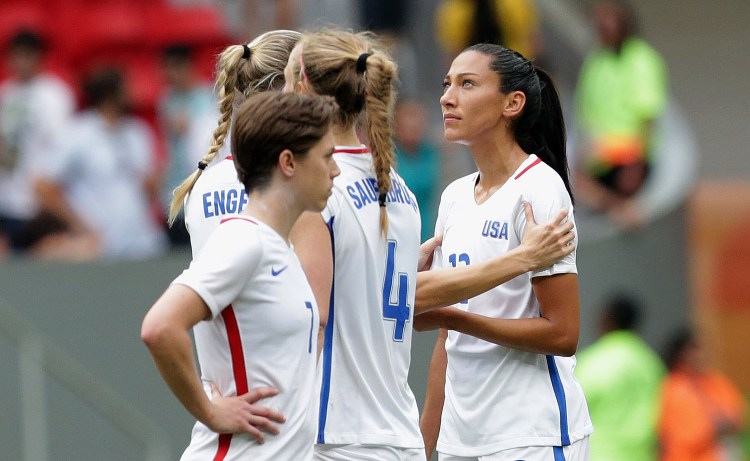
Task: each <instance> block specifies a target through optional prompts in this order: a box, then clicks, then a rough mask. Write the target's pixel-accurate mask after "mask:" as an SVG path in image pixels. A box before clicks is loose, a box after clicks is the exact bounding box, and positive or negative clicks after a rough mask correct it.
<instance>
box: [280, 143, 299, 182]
mask: <svg viewBox="0 0 750 461" xmlns="http://www.w3.org/2000/svg"><path fill="white" fill-rule="evenodd" d="M296 166H297V165H296V163H295V161H294V154H293V153H292V151H291V150H289V149H284V150H282V151H281V153H280V154H279V162H278V167H279V171H281V174H283V175H284V177H286V178H291V177H292V176H294V170H295V168H296Z"/></svg>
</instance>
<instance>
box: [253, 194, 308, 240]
mask: <svg viewBox="0 0 750 461" xmlns="http://www.w3.org/2000/svg"><path fill="white" fill-rule="evenodd" d="M302 211H303V210H302V207H301V206H300V205H299V204H295V203H289V192H288V191H286V190H283V189H281V188H273V187H269V188H268V189H266V190H264V191H263V192H260V191H253V192H251V193H250V196H249V197H248V204H247V207H246V208H245V211H243V214H246V215H248V216H252V217H254V218H257V219H259V220H260V221H262V222H263V223H264V224H266V225H267V226H268V227H270V228H271V229H273V230H275V231H276V233H277V234H279V235H280V236H281V238H282V239H284V241H285V242H287V243H288V242H289V231H290V230H291V229H292V226H293V225H294V223H295V222H296V221H297V218H299V215H300V214H302Z"/></svg>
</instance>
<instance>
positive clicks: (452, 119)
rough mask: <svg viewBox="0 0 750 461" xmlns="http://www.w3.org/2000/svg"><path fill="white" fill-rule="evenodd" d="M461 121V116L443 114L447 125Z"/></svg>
mask: <svg viewBox="0 0 750 461" xmlns="http://www.w3.org/2000/svg"><path fill="white" fill-rule="evenodd" d="M459 120H461V117H459V116H457V115H455V114H451V113H445V114H443V121H444V122H446V123H448V122H457V121H459Z"/></svg>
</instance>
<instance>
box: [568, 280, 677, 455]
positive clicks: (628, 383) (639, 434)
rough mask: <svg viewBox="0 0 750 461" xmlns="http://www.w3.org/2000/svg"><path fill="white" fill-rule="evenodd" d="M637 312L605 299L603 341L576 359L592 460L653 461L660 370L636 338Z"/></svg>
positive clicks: (626, 299) (626, 303) (627, 303)
mask: <svg viewBox="0 0 750 461" xmlns="http://www.w3.org/2000/svg"><path fill="white" fill-rule="evenodd" d="M641 311H642V309H641V307H640V306H639V305H638V303H637V301H635V299H633V298H631V297H630V296H627V295H623V294H617V295H614V296H611V297H609V299H607V300H606V302H605V304H604V308H603V309H602V311H601V317H600V328H601V331H602V336H601V337H600V338H599V339H598V340H597V341H596V342H594V344H592V345H591V346H590V347H588V348H587V349H585V350H584V351H582V352H581V353H580V354H579V355H578V364H577V366H576V376H577V377H578V381H579V382H580V383H581V386H582V387H583V391H584V394H585V395H586V401H587V402H588V405H589V412H590V414H591V421H592V423H593V424H594V433H593V434H591V436H590V444H591V445H590V447H591V461H618V460H622V461H656V460H657V455H658V452H657V435H656V422H657V412H658V396H659V387H660V385H661V382H662V379H663V378H664V374H665V371H666V370H665V368H664V365H663V364H662V361H661V359H660V358H659V356H658V355H657V354H656V353H655V352H654V351H653V350H652V349H651V347H649V346H648V344H646V343H645V342H644V341H643V340H642V339H641V338H640V336H639V335H638V334H637V333H636V331H635V329H636V327H637V325H638V323H639V321H640V317H641Z"/></svg>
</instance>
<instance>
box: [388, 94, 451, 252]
mask: <svg viewBox="0 0 750 461" xmlns="http://www.w3.org/2000/svg"><path fill="white" fill-rule="evenodd" d="M393 125H394V133H393V134H394V141H395V143H394V144H395V147H396V162H397V166H398V172H399V174H400V175H401V177H403V178H404V181H406V184H408V185H409V188H410V189H411V191H412V192H413V193H414V195H415V196H416V198H417V203H418V204H419V213H420V215H421V217H422V241H425V240H427V239H428V238H430V237H432V236H433V234H434V230H435V219H436V218H437V198H438V197H437V194H438V193H439V191H440V190H441V186H442V184H441V178H440V176H441V175H440V153H439V151H438V148H437V146H436V145H435V144H433V143H432V142H431V141H430V140H429V138H428V136H427V131H426V126H427V114H426V113H425V109H424V107H423V106H422V104H421V103H419V102H418V101H416V100H408V99H406V100H400V101H399V102H398V103H397V104H396V110H395V114H394V124H393Z"/></svg>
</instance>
